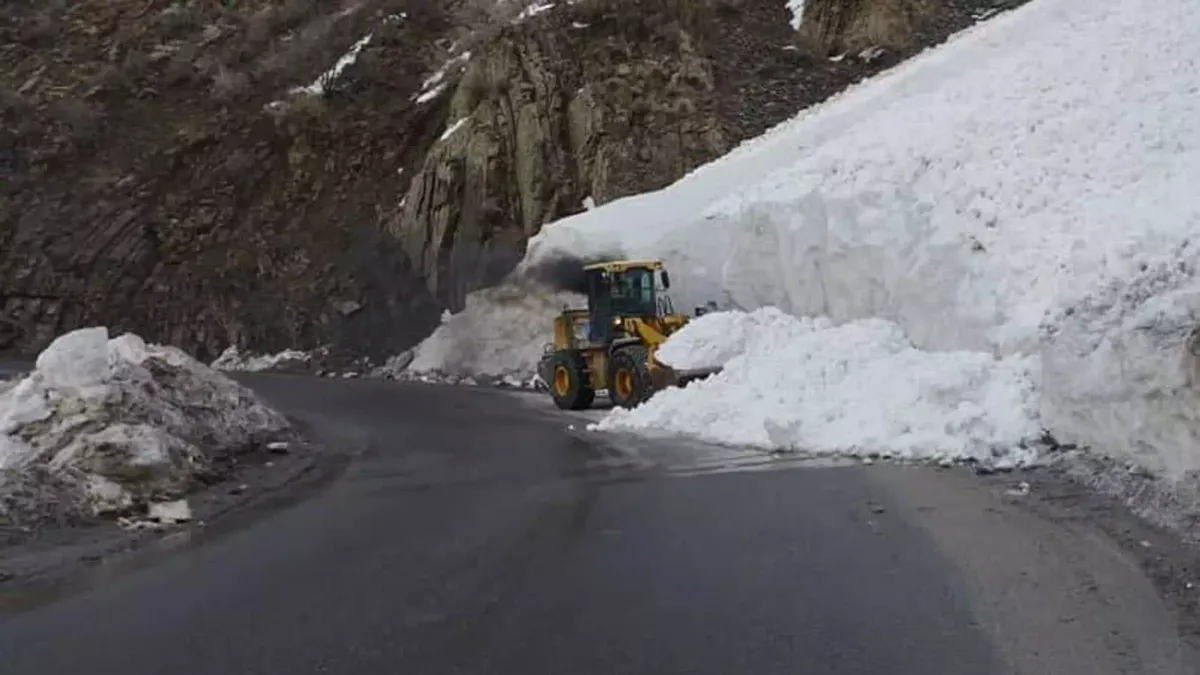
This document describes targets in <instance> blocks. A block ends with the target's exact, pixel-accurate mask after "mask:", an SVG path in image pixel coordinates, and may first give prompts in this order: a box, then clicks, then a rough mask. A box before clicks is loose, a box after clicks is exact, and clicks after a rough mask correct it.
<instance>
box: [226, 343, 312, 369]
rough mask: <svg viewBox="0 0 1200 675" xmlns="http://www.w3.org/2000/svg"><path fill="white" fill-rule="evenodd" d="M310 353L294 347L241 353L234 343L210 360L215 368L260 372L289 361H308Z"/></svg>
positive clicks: (310, 356)
mask: <svg viewBox="0 0 1200 675" xmlns="http://www.w3.org/2000/svg"><path fill="white" fill-rule="evenodd" d="M311 359H312V354H310V353H308V352H302V351H299V350H296V349H285V350H283V351H281V352H278V353H276V354H249V353H246V354H243V353H242V352H241V350H239V349H238V348H237V346H236V345H230V346H229V347H227V348H226V349H225V351H223V352H221V355H220V356H218V357H217V358H216V360H215V361H213V362H212V364H211V367H212V368H216V369H217V370H225V371H242V372H261V371H264V370H271V369H272V368H278V367H280V366H283V365H287V364H290V363H308V362H309V361H310V360H311Z"/></svg>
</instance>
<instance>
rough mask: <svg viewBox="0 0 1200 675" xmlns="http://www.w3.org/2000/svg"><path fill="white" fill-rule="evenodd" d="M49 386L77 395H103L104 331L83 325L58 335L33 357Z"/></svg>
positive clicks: (105, 343)
mask: <svg viewBox="0 0 1200 675" xmlns="http://www.w3.org/2000/svg"><path fill="white" fill-rule="evenodd" d="M37 371H38V373H40V374H41V376H42V379H43V381H44V382H45V384H46V386H47V387H49V388H53V389H57V390H59V391H63V392H70V393H71V394H74V395H77V396H79V397H81V398H89V397H93V396H103V395H104V393H105V386H104V384H105V382H104V381H105V379H106V378H107V376H108V330H107V329H104V328H84V329H81V330H77V331H73V332H70V333H67V334H66V335H62V336H59V337H58V338H57V339H55V340H54V341H53V342H51V343H50V346H49V347H47V348H46V349H45V351H43V352H42V353H41V354H39V355H38V358H37Z"/></svg>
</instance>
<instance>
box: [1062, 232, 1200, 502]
mask: <svg viewBox="0 0 1200 675" xmlns="http://www.w3.org/2000/svg"><path fill="white" fill-rule="evenodd" d="M1198 268H1200V252H1198V251H1196V249H1195V247H1194V246H1192V245H1188V246H1184V247H1182V248H1181V250H1180V251H1179V256H1178V257H1177V258H1176V259H1174V260H1171V261H1168V262H1163V263H1159V264H1156V265H1152V266H1148V267H1147V268H1146V270H1144V271H1143V272H1141V273H1140V274H1138V275H1136V276H1135V277H1134V278H1133V279H1131V280H1129V281H1122V280H1116V281H1113V282H1111V283H1109V284H1106V285H1105V286H1103V287H1102V288H1100V289H1099V290H1098V291H1097V292H1096V293H1094V294H1091V295H1089V296H1087V297H1085V298H1084V299H1083V300H1081V301H1080V302H1078V303H1076V304H1073V305H1071V306H1069V307H1067V308H1065V309H1064V310H1063V311H1062V312H1060V313H1059V314H1058V315H1056V316H1053V317H1051V318H1050V319H1049V320H1048V321H1047V322H1046V327H1045V331H1044V334H1043V343H1044V349H1043V353H1044V359H1043V363H1044V367H1045V374H1044V380H1045V396H1044V403H1043V417H1044V419H1045V421H1046V423H1047V425H1048V426H1049V427H1050V428H1051V429H1053V430H1054V434H1055V436H1056V437H1057V439H1058V440H1059V441H1060V442H1063V443H1073V444H1078V445H1085V446H1090V447H1095V448H1100V449H1103V450H1104V451H1105V452H1106V453H1108V454H1109V455H1112V456H1114V457H1115V458H1118V459H1122V460H1126V461H1133V462H1136V463H1137V464H1138V465H1140V466H1143V467H1145V468H1147V469H1150V470H1151V471H1152V472H1153V473H1155V474H1156V475H1160V476H1164V477H1167V478H1170V479H1173V480H1178V479H1182V478H1185V477H1187V476H1189V475H1192V476H1193V477H1195V476H1200V279H1197V269H1198ZM1197 506H1200V503H1198V504H1197Z"/></svg>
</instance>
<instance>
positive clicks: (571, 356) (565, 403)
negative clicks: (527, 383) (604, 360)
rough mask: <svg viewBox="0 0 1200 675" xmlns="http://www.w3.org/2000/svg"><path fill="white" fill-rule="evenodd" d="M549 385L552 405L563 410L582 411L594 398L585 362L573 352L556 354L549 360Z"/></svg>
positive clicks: (581, 355) (577, 353)
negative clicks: (552, 400)
mask: <svg viewBox="0 0 1200 675" xmlns="http://www.w3.org/2000/svg"><path fill="white" fill-rule="evenodd" d="M549 385H550V396H551V397H552V398H553V399H554V405H557V406H558V407H559V408H562V409H563V410H583V409H585V408H587V407H588V406H590V405H592V401H593V400H595V398H596V391H595V390H594V389H592V387H591V382H590V381H589V379H588V372H587V361H586V360H584V358H583V354H580V353H579V352H577V351H574V350H569V349H568V350H563V351H560V352H556V353H555V354H554V356H552V357H551V358H550V382H549Z"/></svg>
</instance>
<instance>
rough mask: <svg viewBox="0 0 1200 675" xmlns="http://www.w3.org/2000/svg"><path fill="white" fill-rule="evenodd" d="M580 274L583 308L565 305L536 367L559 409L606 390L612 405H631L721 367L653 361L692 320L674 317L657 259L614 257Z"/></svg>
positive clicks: (664, 275)
mask: <svg viewBox="0 0 1200 675" xmlns="http://www.w3.org/2000/svg"><path fill="white" fill-rule="evenodd" d="M583 270H584V274H585V275H586V277H587V299H588V306H587V309H569V308H564V309H563V312H562V314H560V315H559V316H558V317H556V318H555V319H554V342H553V343H551V344H548V345H546V350H545V354H544V355H543V356H542V360H541V363H540V364H539V366H538V374H539V376H540V377H541V378H542V380H543V381H544V382H545V383H546V386H547V387H548V388H549V390H550V395H551V396H552V397H553V398H554V403H555V404H556V405H558V407H559V408H563V409H567V410H581V409H584V408H587V407H589V406H591V405H592V402H593V400H594V399H595V397H596V392H598V391H603V390H608V393H609V397H610V398H611V399H612V402H613V404H614V405H619V406H622V407H625V408H632V407H634V406H636V405H638V404H639V403H641V402H643V401H645V400H647V399H649V398H650V396H651V395H653V394H654V393H655V392H657V391H659V390H660V389H663V388H665V387H668V386H684V385H686V384H687V383H688V382H690V381H693V380H696V379H700V378H704V377H708V376H709V375H712V374H713V373H715V372H717V370H719V369H716V368H713V369H705V370H696V371H687V372H680V371H676V370H673V369H672V368H670V367H669V366H667V365H666V364H664V363H660V362H659V361H658V360H656V359H655V353H656V352H657V351H658V348H659V347H661V346H662V344H663V343H664V342H666V341H667V338H668V337H670V335H671V334H672V333H674V332H676V331H678V330H679V329H680V328H683V327H684V326H685V325H686V324H687V322H688V321H689V320H690V317H689V316H688V315H686V314H681V313H676V312H675V310H674V307H673V305H672V303H671V299H670V298H669V297H668V296H667V295H666V293H665V291H666V290H667V289H669V288H670V286H671V280H670V276H669V275H668V274H667V270H666V268H665V267H664V266H663V263H662V261H661V260H617V261H611V262H604V263H597V264H594V265H586V266H584V268H583ZM701 313H703V310H702V309H697V314H701Z"/></svg>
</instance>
